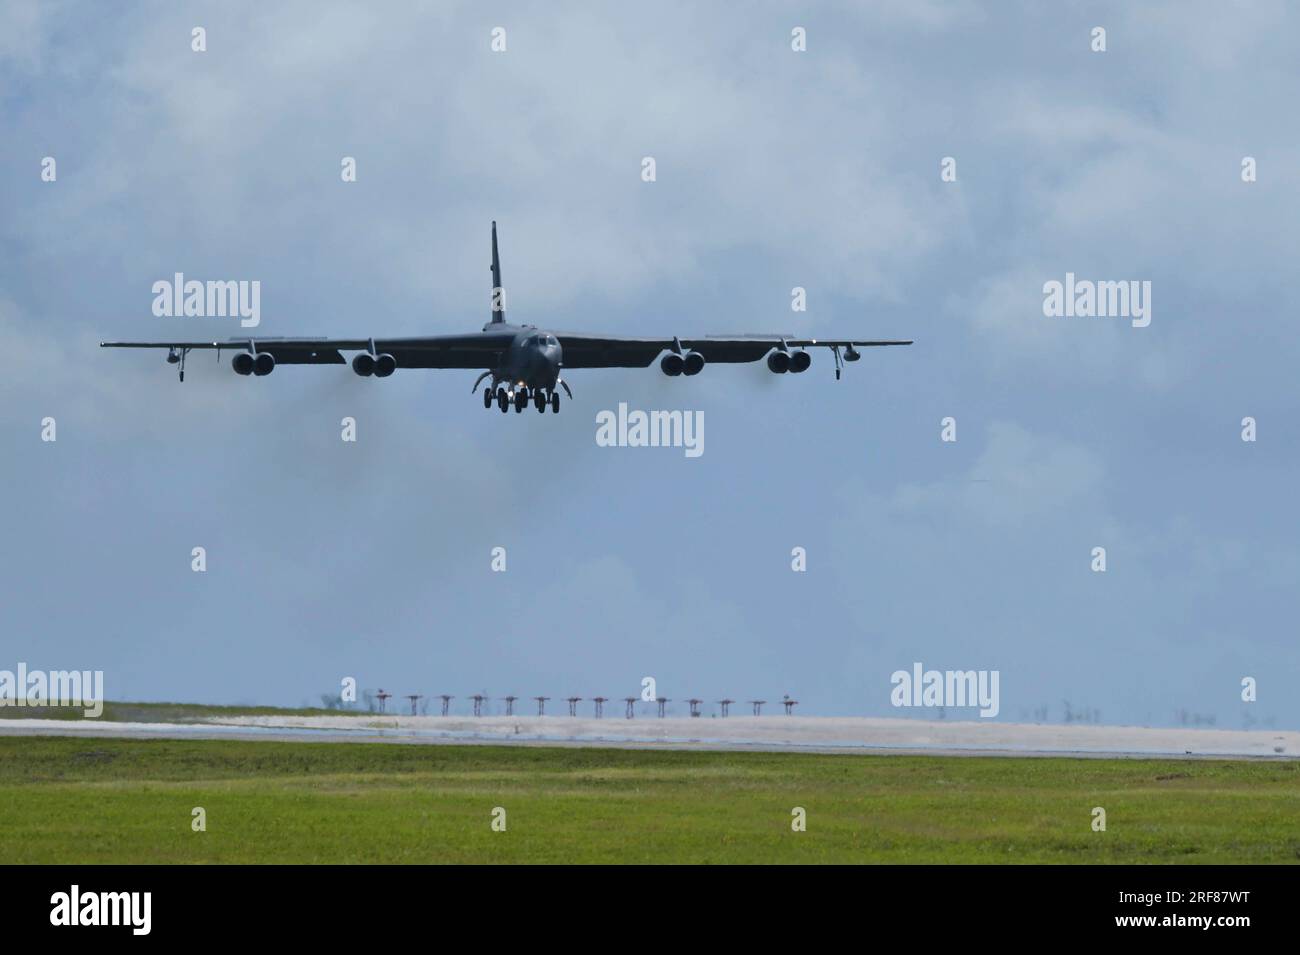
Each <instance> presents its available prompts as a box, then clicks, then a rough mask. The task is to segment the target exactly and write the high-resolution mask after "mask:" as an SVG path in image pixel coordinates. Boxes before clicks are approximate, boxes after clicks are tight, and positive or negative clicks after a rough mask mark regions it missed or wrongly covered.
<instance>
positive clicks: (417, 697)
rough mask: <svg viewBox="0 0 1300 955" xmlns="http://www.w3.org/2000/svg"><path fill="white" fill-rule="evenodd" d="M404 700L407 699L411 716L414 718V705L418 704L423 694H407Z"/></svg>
mask: <svg viewBox="0 0 1300 955" xmlns="http://www.w3.org/2000/svg"><path fill="white" fill-rule="evenodd" d="M406 698H407V699H408V700H410V701H411V715H412V716H414V715H415V704H416V703H419V702H420V700H422V699H424V694H422V693H408V694H406Z"/></svg>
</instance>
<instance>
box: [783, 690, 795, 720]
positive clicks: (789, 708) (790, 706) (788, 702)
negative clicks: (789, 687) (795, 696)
mask: <svg viewBox="0 0 1300 955" xmlns="http://www.w3.org/2000/svg"><path fill="white" fill-rule="evenodd" d="M781 705H782V706H784V707H785V715H786V716H789V715H790V714H791V713H793V712H794V708H795V707H796V706H798V705H799V701H798V700H792V699H790V694H789V693H787V694H786V695H785V696H783V697H781Z"/></svg>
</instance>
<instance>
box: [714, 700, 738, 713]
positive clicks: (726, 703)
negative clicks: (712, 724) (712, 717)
mask: <svg viewBox="0 0 1300 955" xmlns="http://www.w3.org/2000/svg"><path fill="white" fill-rule="evenodd" d="M735 702H736V701H735V700H718V706H720V707H722V715H723V716H726V715H727V707H729V706H730V705H731V704H732V703H735Z"/></svg>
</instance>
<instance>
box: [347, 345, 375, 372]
mask: <svg viewBox="0 0 1300 955" xmlns="http://www.w3.org/2000/svg"><path fill="white" fill-rule="evenodd" d="M352 370H353V371H355V372H356V373H357V374H358V375H360V376H361V377H362V378H368V377H369V376H371V375H373V374H374V373H375V356H374V355H372V354H370V352H367V351H363V352H362V353H361V354H360V355H357V356H356V357H355V358H353V359H352Z"/></svg>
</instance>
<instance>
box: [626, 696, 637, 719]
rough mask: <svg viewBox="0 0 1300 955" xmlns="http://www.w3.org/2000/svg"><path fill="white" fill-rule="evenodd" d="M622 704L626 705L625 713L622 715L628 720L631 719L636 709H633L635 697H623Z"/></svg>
mask: <svg viewBox="0 0 1300 955" xmlns="http://www.w3.org/2000/svg"><path fill="white" fill-rule="evenodd" d="M623 702H624V703H626V704H627V712H626V713H625V714H624V715H625V716H626V717H627V718H628V719H631V718H632V714H633V713H635V712H636V709H635V707H636V697H635V696H625V697H623Z"/></svg>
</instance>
